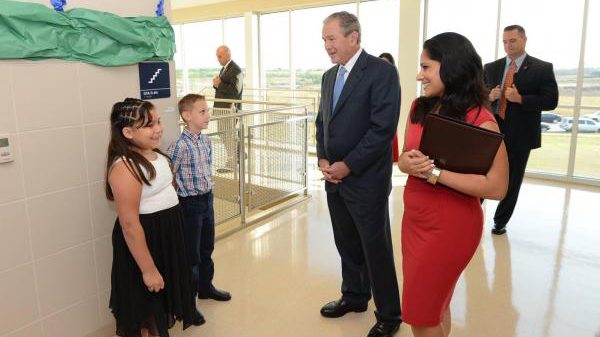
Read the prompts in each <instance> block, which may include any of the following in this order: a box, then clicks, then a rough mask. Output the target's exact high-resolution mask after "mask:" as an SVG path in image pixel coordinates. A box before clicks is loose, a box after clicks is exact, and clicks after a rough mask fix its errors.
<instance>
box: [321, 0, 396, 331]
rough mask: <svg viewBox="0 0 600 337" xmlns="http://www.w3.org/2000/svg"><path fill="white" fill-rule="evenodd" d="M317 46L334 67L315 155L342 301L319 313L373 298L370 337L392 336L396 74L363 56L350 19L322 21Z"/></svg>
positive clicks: (328, 75) (342, 310)
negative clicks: (339, 270) (339, 273)
mask: <svg viewBox="0 0 600 337" xmlns="http://www.w3.org/2000/svg"><path fill="white" fill-rule="evenodd" d="M323 41H324V42H325V49H326V51H327V54H328V55H329V57H330V58H331V61H332V62H333V63H334V64H336V65H335V66H334V67H333V68H331V69H329V70H327V72H325V74H324V75H323V79H322V83H321V105H320V107H319V113H318V115H317V120H316V128H317V156H318V159H319V168H320V170H321V172H322V173H323V176H324V179H325V181H326V182H325V190H326V192H327V204H328V206H329V214H330V216H331V222H332V225H333V234H334V238H335V244H336V247H337V249H338V252H339V254H340V257H341V260H342V287H341V291H342V297H341V298H340V299H338V300H336V301H333V302H330V303H327V304H326V305H325V306H323V308H322V309H321V315H323V316H325V317H341V316H343V315H345V314H346V313H348V312H363V311H365V310H367V303H368V302H369V299H370V298H371V293H372V294H373V298H374V301H375V306H376V308H377V311H376V313H375V316H376V318H377V323H376V324H375V325H374V326H373V328H372V329H371V330H370V332H369V334H368V336H369V337H387V336H393V335H394V334H395V333H396V331H398V328H399V326H400V323H401V320H400V298H399V294H398V282H397V279H396V271H395V266H394V256H393V252H392V238H391V234H390V220H389V214H388V196H389V193H390V191H391V175H392V147H391V141H392V138H393V137H394V134H395V132H396V126H397V123H398V117H399V111H400V83H399V79H398V73H397V72H396V69H395V68H394V67H393V66H392V65H390V64H388V63H386V62H385V61H383V60H381V59H379V58H376V57H373V56H371V55H369V54H367V53H366V52H365V51H363V50H362V48H361V47H360V24H359V22H358V19H357V18H356V16H354V15H353V14H350V13H347V12H339V13H334V14H332V15H330V16H328V17H327V18H326V19H325V21H324V24H323Z"/></svg>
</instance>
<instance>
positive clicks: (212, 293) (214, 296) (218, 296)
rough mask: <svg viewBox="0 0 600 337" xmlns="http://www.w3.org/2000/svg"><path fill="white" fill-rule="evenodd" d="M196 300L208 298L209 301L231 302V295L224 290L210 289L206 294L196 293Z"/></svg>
mask: <svg viewBox="0 0 600 337" xmlns="http://www.w3.org/2000/svg"><path fill="white" fill-rule="evenodd" d="M198 298H199V299H201V300H205V299H209V298H210V299H211V300H215V301H221V302H224V301H229V300H231V294H230V293H229V292H227V291H225V290H219V289H217V288H212V289H211V290H209V291H208V293H198Z"/></svg>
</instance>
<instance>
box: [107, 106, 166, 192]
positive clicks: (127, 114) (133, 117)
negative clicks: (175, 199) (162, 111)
mask: <svg viewBox="0 0 600 337" xmlns="http://www.w3.org/2000/svg"><path fill="white" fill-rule="evenodd" d="M152 109H154V105H152V103H150V102H148V101H142V100H140V99H137V98H126V99H125V100H124V101H123V102H117V103H115V104H114V105H113V107H112V112H111V114H110V142H109V144H108V153H107V155H106V172H105V174H104V180H105V192H106V198H108V200H114V195H113V193H112V189H111V187H110V184H109V183H108V174H109V172H110V169H111V167H112V165H113V163H114V162H115V160H117V159H118V158H121V159H122V160H123V162H124V163H125V166H126V167H127V169H128V170H129V172H131V174H132V175H133V176H134V177H135V179H137V181H139V182H140V183H143V184H146V185H150V180H152V179H154V177H155V176H156V170H155V169H154V166H153V165H152V163H150V161H148V159H146V158H144V156H143V155H141V154H140V153H139V152H137V151H135V150H134V148H135V147H136V146H135V145H134V144H133V143H132V142H131V141H130V140H129V139H127V138H125V136H124V135H123V128H126V127H132V128H143V127H146V126H148V125H150V123H152V122H153V120H152V115H151V114H150V110H152ZM154 151H155V152H158V153H160V154H163V153H162V152H160V150H158V149H154ZM163 155H164V154H163ZM167 158H168V157H167ZM142 167H144V169H145V170H146V172H148V175H149V176H148V177H146V176H145V175H144V174H143V171H142V169H141V168H142Z"/></svg>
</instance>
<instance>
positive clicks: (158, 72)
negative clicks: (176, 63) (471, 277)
mask: <svg viewBox="0 0 600 337" xmlns="http://www.w3.org/2000/svg"><path fill="white" fill-rule="evenodd" d="M161 71H162V68H158V69H157V70H156V72H155V73H154V75H152V78H151V79H150V81H148V84H152V83H154V80H156V77H158V74H160V72H161Z"/></svg>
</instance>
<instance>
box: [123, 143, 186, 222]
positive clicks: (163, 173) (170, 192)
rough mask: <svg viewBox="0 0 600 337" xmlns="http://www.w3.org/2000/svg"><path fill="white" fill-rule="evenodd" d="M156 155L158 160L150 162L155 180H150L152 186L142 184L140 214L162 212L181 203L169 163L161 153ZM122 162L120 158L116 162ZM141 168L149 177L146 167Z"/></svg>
mask: <svg viewBox="0 0 600 337" xmlns="http://www.w3.org/2000/svg"><path fill="white" fill-rule="evenodd" d="M156 155H157V158H156V159H155V160H151V161H150V163H151V164H152V165H153V166H154V170H155V171H156V176H155V177H154V179H152V180H150V184H151V185H150V186H148V185H146V184H144V183H142V197H141V199H140V214H149V213H154V212H158V211H162V210H164V209H168V208H171V207H173V206H175V205H177V204H178V203H179V199H178V198H177V192H175V188H174V187H173V173H172V172H171V167H170V166H169V161H168V160H167V158H166V157H165V156H163V155H162V154H160V153H157V154H156ZM122 160H123V159H122V158H119V159H117V160H115V163H118V162H119V161H122ZM113 165H114V164H113ZM140 167H141V168H142V172H143V173H144V175H145V176H146V177H148V172H147V171H146V169H145V168H144V166H140Z"/></svg>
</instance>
